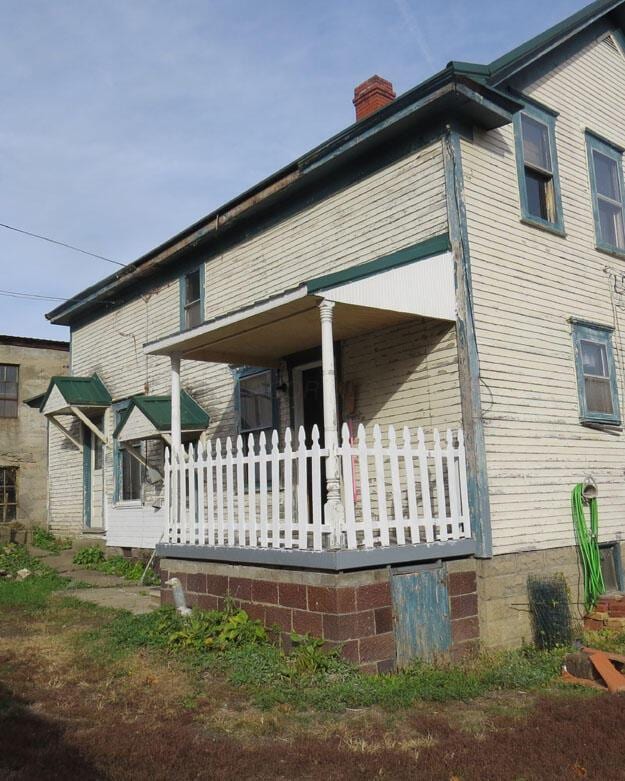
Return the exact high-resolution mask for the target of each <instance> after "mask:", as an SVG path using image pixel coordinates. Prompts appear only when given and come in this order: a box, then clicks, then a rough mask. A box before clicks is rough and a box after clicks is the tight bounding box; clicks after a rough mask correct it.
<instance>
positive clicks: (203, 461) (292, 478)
mask: <svg viewBox="0 0 625 781" xmlns="http://www.w3.org/2000/svg"><path fill="white" fill-rule="evenodd" d="M181 454H182V455H183V457H180V455H178V456H175V455H174V456H173V458H172V460H171V461H170V455H169V450H167V451H166V453H165V506H166V507H167V508H168V514H167V517H168V527H169V528H168V533H169V541H170V542H172V543H180V544H187V545H209V546H224V545H225V546H238V547H257V548H286V549H306V550H315V551H320V550H324V549H327V548H328V547H330V544H331V540H333V539H337V538H338V539H340V540H341V547H344V548H348V549H351V550H355V549H358V548H375V547H380V546H382V547H386V546H390V545H406V544H413V545H414V544H418V543H424V542H426V543H427V542H435V541H446V540H458V539H464V538H469V537H470V536H471V527H470V520H469V507H468V499H467V478H466V462H465V450H464V438H463V433H462V430H460V429H459V430H457V431H453V432H452V431H451V430H448V431H447V432H446V438H445V441H444V442H443V441H441V436H440V434H439V432H438V431H437V430H435V431H434V432H433V436H432V441H431V444H430V445H428V443H427V442H426V436H425V433H424V431H423V429H421V428H419V429H417V434H416V438H414V439H413V433H412V432H411V430H410V429H409V428H408V427H405V428H404V429H403V432H402V435H401V439H399V440H398V437H397V435H396V433H395V430H394V428H393V427H392V426H390V427H389V429H388V431H387V434H386V437H383V436H382V432H381V431H380V428H379V427H378V426H374V428H373V432H372V435H368V433H367V432H366V431H365V428H364V427H363V426H359V428H358V432H357V437H356V438H354V439H352V437H351V434H350V431H349V429H348V427H347V426H346V425H345V426H343V429H342V432H341V439H340V442H339V443H338V444H337V446H336V448H335V451H334V453H333V455H334V457H335V458H336V459H337V460H338V462H339V464H340V467H341V469H340V472H341V493H342V502H343V507H344V514H345V517H344V520H343V521H342V523H341V528H340V529H339V530H338V535H337V534H336V533H335V532H337V530H335V529H333V528H330V527H329V526H328V525H327V524H326V523H325V520H324V507H323V502H324V496H325V486H324V483H323V476H324V462H325V459H327V458H328V456H329V452H328V450H327V449H325V448H323V447H322V446H321V443H320V436H319V431H318V429H317V427H316V426H315V427H314V428H313V431H312V432H311V437H310V441H307V438H306V435H305V432H304V429H303V428H300V429H299V431H298V433H297V442H296V443H294V442H293V436H292V433H291V431H290V429H288V428H287V429H286V431H285V433H284V438H283V442H282V446H281V445H280V439H279V435H278V432H277V431H274V432H273V433H272V436H271V442H270V443H269V442H268V441H267V438H266V437H265V434H264V433H261V434H260V436H259V437H258V441H256V440H255V438H254V437H253V436H252V435H251V434H250V435H249V437H248V438H247V439H246V440H245V441H244V440H243V438H242V437H240V436H239V437H237V438H236V440H235V442H234V443H233V442H232V439H230V438H228V439H226V441H225V446H224V447H222V443H221V441H220V440H219V439H217V440H216V441H215V442H214V443H213V442H210V441H209V442H206V443H200V444H198V445H197V446H194V445H189V446H188V447H187V448H182V449H181Z"/></svg>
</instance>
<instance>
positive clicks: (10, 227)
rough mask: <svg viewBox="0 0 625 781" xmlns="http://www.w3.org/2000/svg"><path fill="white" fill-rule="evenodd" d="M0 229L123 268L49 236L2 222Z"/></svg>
mask: <svg viewBox="0 0 625 781" xmlns="http://www.w3.org/2000/svg"><path fill="white" fill-rule="evenodd" d="M0 228H6V229H7V230H10V231H15V232H16V233H23V234H24V235H25V236H31V237H32V238H33V239H41V240H42V241H48V242H50V244H57V245H58V246H59V247H66V248H67V249H71V250H74V252H81V253H82V254H83V255H89V256H91V257H92V258H98V260H105V261H106V262H107V263H113V264H115V265H116V266H124V264H123V263H120V262H119V261H118V260H111V259H110V258H105V257H104V255H97V254H96V253H95V252H89V251H88V250H86V249H80V247H74V246H73V245H72V244H66V243H65V242H64V241H57V240H56V239H51V238H50V237H49V236H41V235H40V234H39V233H31V232H30V231H27V230H22V228H16V227H14V226H13V225H6V224H5V223H3V222H0Z"/></svg>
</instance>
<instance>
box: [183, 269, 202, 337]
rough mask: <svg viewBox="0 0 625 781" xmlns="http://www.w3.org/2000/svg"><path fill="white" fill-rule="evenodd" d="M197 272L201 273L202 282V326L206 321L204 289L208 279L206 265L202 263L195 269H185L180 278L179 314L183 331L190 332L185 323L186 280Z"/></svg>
mask: <svg viewBox="0 0 625 781" xmlns="http://www.w3.org/2000/svg"><path fill="white" fill-rule="evenodd" d="M196 271H198V272H199V280H200V317H201V320H200V324H201V323H203V322H204V321H205V320H206V309H205V298H204V287H205V277H206V263H200V264H198V265H197V266H195V267H194V268H188V269H185V270H184V271H183V272H182V274H180V276H179V277H178V305H179V312H180V330H181V331H187V330H189V329H188V328H187V327H186V323H185V309H184V307H185V290H186V285H185V280H186V278H187V277H188V276H189V274H194V273H195V272H196Z"/></svg>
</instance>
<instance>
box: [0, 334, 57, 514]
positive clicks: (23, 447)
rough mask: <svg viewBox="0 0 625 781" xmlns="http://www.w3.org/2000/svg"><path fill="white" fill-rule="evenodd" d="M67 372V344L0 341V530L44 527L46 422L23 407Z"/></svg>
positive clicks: (6, 338) (17, 339)
mask: <svg viewBox="0 0 625 781" xmlns="http://www.w3.org/2000/svg"><path fill="white" fill-rule="evenodd" d="M68 371H69V344H68V343H67V342H59V341H52V340H50V339H31V338H27V337H24V336H1V335H0V524H4V523H9V522H11V521H18V522H20V523H22V524H23V525H25V526H32V525H36V524H38V525H42V526H45V524H46V522H47V493H48V435H47V421H46V419H45V418H42V416H41V415H40V414H39V411H38V409H37V407H35V408H34V409H33V408H32V407H30V406H28V404H25V403H24V402H25V401H27V400H30V399H31V398H32V397H33V396H35V397H36V396H40V395H41V393H42V392H43V391H45V389H46V388H47V386H48V382H49V379H50V376H51V375H60V374H66V373H67V372H68Z"/></svg>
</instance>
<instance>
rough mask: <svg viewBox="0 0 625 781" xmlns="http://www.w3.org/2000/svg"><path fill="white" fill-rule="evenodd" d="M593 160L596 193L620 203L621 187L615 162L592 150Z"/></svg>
mask: <svg viewBox="0 0 625 781" xmlns="http://www.w3.org/2000/svg"><path fill="white" fill-rule="evenodd" d="M593 159H594V161H595V183H596V186H597V192H598V193H599V194H600V195H605V196H606V197H607V198H612V200H613V201H620V200H621V187H620V183H619V176H618V166H617V164H616V160H613V159H612V158H611V157H608V156H607V155H603V154H601V152H598V151H597V150H596V149H594V150H593Z"/></svg>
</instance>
